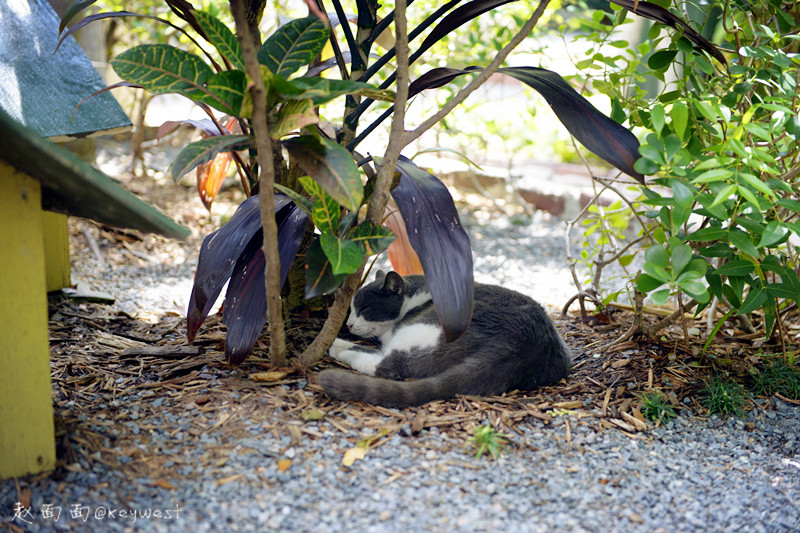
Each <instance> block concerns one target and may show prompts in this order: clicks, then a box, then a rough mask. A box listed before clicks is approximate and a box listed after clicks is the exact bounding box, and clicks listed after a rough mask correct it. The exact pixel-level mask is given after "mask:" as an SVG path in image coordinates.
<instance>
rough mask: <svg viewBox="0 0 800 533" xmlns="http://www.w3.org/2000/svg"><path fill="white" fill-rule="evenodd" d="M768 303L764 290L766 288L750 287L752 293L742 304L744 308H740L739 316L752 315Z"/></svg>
mask: <svg viewBox="0 0 800 533" xmlns="http://www.w3.org/2000/svg"><path fill="white" fill-rule="evenodd" d="M766 301H767V291H766V290H764V287H762V286H761V285H757V286H755V287H750V292H749V293H747V298H745V300H744V302H742V306H741V307H740V308H739V314H741V315H747V314H750V313H752V312H753V311H755V310H756V309H760V308H761V307H762V306H763V305H764V303H765V302H766Z"/></svg>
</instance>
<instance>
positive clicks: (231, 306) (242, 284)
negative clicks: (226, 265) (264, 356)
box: [222, 195, 308, 365]
mask: <svg viewBox="0 0 800 533" xmlns="http://www.w3.org/2000/svg"><path fill="white" fill-rule="evenodd" d="M254 198H257V197H254ZM275 203H276V211H277V212H276V214H275V219H276V221H277V222H278V251H279V254H280V262H281V273H280V276H281V285H283V283H284V282H285V281H286V278H287V277H288V276H289V269H290V268H291V266H292V262H293V261H294V258H295V256H296V255H297V250H298V249H299V248H300V242H301V241H302V239H303V233H304V231H305V227H306V224H307V222H308V215H306V214H305V213H303V211H301V210H300V209H299V208H298V207H297V206H296V205H294V204H292V203H291V202H289V201H288V199H287V198H286V197H285V196H283V195H276V196H275ZM256 207H258V202H256ZM259 213H260V212H259ZM234 216H235V215H234ZM231 220H232V219H231ZM260 225H261V224H260V215H259V228H258V230H257V231H256V232H255V234H254V235H253V237H252V238H251V239H250V242H248V243H247V245H246V246H245V247H244V250H243V251H242V253H241V255H240V256H239V257H238V259H237V260H236V263H235V264H234V267H233V270H232V272H231V274H230V283H229V284H228V290H227V292H226V293H225V310H224V312H223V315H222V319H223V321H224V322H225V326H226V328H227V334H226V337H225V357H226V359H227V360H228V362H229V363H231V364H233V365H238V364H240V363H241V362H242V361H244V359H245V358H246V357H247V354H248V353H250V350H251V349H252V347H253V345H254V344H255V342H256V340H257V339H258V335H259V334H260V333H261V330H262V329H263V328H264V324H266V322H267V299H266V285H265V282H264V268H265V261H264V252H263V250H262V245H263V231H262V230H261V227H260Z"/></svg>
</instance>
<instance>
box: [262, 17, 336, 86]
mask: <svg viewBox="0 0 800 533" xmlns="http://www.w3.org/2000/svg"><path fill="white" fill-rule="evenodd" d="M328 35H329V30H328V28H327V27H326V26H325V23H323V22H322V21H321V20H320V19H319V18H317V17H316V16H310V17H305V18H302V19H296V20H292V21H290V22H288V23H286V24H284V25H283V26H281V27H280V28H278V30H277V31H276V32H275V33H274V34H272V35H270V37H269V38H268V39H267V40H266V41H265V42H264V44H263V45H262V46H261V48H260V49H259V50H258V62H259V63H261V64H262V65H265V66H267V67H268V68H269V69H270V70H271V71H272V72H273V73H274V74H277V75H279V76H282V77H284V78H288V77H289V76H291V75H292V74H293V73H295V72H297V70H299V69H300V68H302V67H304V66H306V65H309V64H310V63H311V62H312V61H313V60H314V58H315V57H317V56H318V55H319V53H320V52H322V49H323V48H324V47H325V43H326V42H327V41H328Z"/></svg>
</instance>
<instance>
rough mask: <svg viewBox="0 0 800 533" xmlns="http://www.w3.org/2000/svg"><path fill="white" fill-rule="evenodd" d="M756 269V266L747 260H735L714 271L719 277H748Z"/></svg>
mask: <svg viewBox="0 0 800 533" xmlns="http://www.w3.org/2000/svg"><path fill="white" fill-rule="evenodd" d="M755 269H756V267H755V265H753V263H751V262H750V261H747V260H745V259H734V260H733V261H728V262H727V263H725V264H724V265H722V266H721V267H719V268H718V269H716V270H714V274H715V275H717V276H746V275H748V274H750V273H752V272H754V271H755Z"/></svg>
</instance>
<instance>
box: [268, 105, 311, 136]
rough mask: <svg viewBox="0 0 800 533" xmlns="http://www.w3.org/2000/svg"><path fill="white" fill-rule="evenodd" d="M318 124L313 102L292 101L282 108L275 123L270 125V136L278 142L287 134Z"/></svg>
mask: <svg viewBox="0 0 800 533" xmlns="http://www.w3.org/2000/svg"><path fill="white" fill-rule="evenodd" d="M318 122H319V117H318V116H317V111H316V109H315V108H314V103H313V102H312V101H311V100H290V101H288V102H286V103H284V104H283V106H281V108H280V110H279V111H278V115H277V117H276V118H275V122H274V123H273V124H271V125H270V130H269V135H270V137H272V138H273V139H276V140H277V139H280V138H281V137H283V136H284V135H286V134H287V133H291V132H293V131H296V130H299V129H300V128H302V127H303V126H308V125H310V124H316V123H318Z"/></svg>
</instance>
